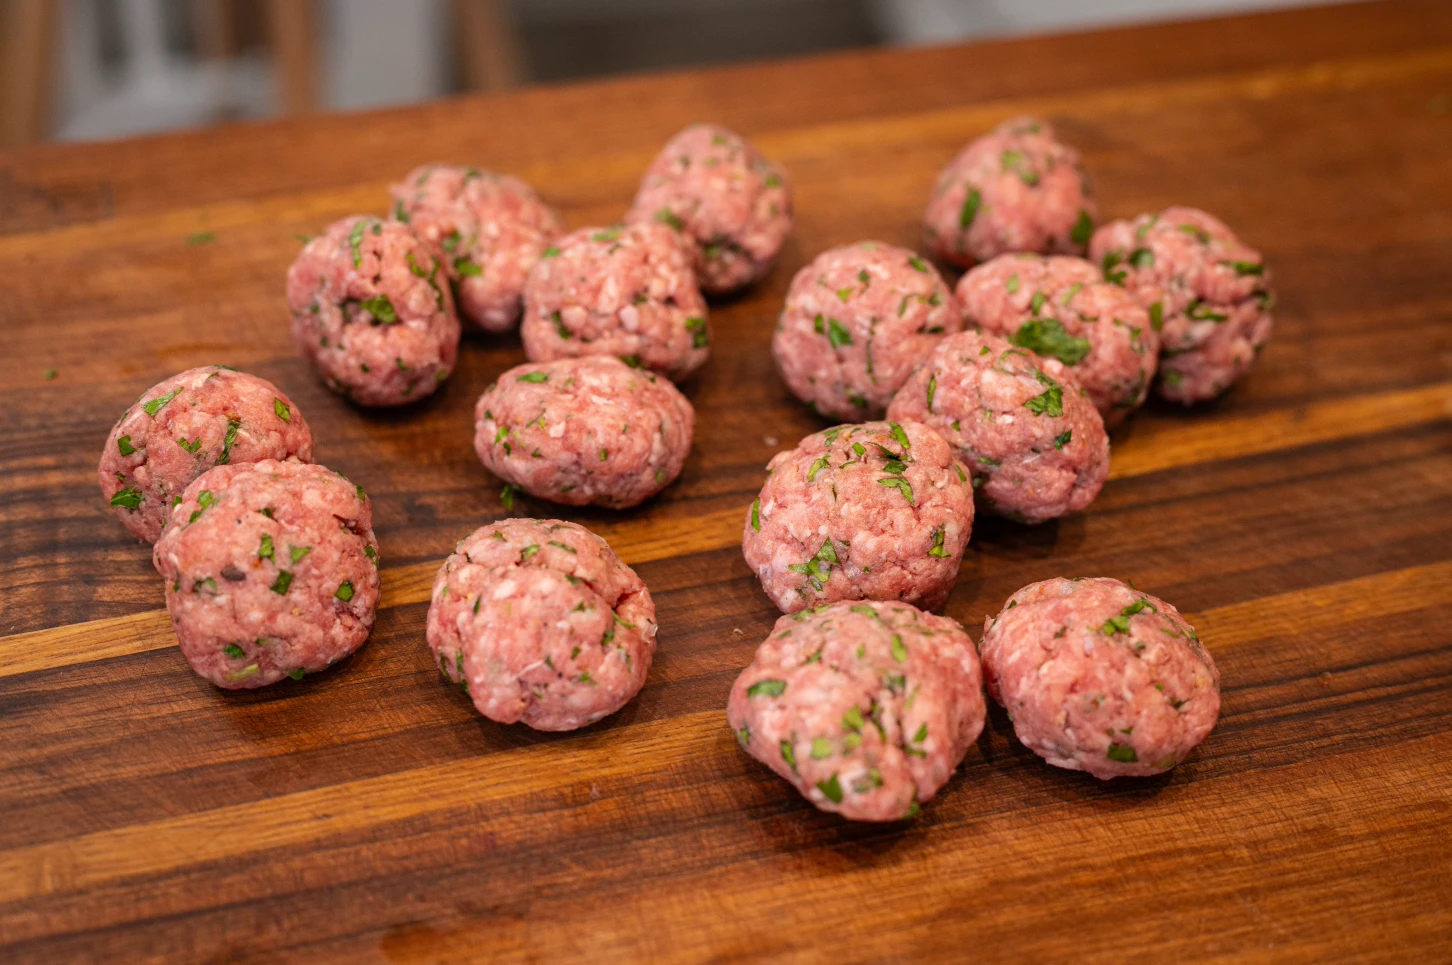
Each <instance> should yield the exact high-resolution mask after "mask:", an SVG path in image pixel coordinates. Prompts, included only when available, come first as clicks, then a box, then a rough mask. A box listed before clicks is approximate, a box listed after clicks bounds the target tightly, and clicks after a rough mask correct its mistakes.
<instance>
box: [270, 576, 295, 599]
mask: <svg viewBox="0 0 1452 965" xmlns="http://www.w3.org/2000/svg"><path fill="white" fill-rule="evenodd" d="M290 586H292V574H291V573H289V572H288V571H287V570H280V571H278V574H277V579H275V580H273V581H272V586H271V587H269V589H271V590H272V592H273V593H276V594H277V595H278V596H286V595H287V588H288V587H290Z"/></svg>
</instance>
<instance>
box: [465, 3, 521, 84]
mask: <svg viewBox="0 0 1452 965" xmlns="http://www.w3.org/2000/svg"><path fill="white" fill-rule="evenodd" d="M454 20H455V23H457V24H458V29H459V43H458V49H459V61H460V64H461V66H462V67H463V75H464V85H465V86H466V87H468V88H469V89H470V90H506V89H508V88H510V87H518V86H519V84H520V83H521V82H522V81H523V80H524V53H523V51H522V50H521V49H520V45H519V37H518V35H516V34H515V32H514V25H513V23H512V22H511V21H510V17H509V7H508V4H507V3H506V0H454Z"/></svg>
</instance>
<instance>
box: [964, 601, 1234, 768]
mask: <svg viewBox="0 0 1452 965" xmlns="http://www.w3.org/2000/svg"><path fill="white" fill-rule="evenodd" d="M978 649H979V653H980V654H982V656H983V674H984V676H985V678H986V679H987V682H988V692H989V694H991V695H992V696H993V699H994V700H996V701H998V702H999V703H1000V704H1002V705H1003V706H1004V707H1005V708H1007V709H1008V716H1009V718H1010V719H1012V720H1013V729H1014V733H1016V734H1018V739H1019V740H1021V741H1023V743H1024V745H1025V746H1026V747H1028V748H1029V749H1030V750H1032V751H1033V752H1034V753H1035V754H1037V755H1039V756H1040V757H1042V758H1043V759H1044V760H1046V761H1048V762H1049V763H1050V764H1053V765H1054V766H1055V767H1066V768H1068V769H1069V770H1071V771H1088V772H1089V773H1090V774H1093V775H1094V776H1095V777H1097V778H1100V779H1101V780H1108V779H1109V778H1111V777H1143V776H1145V775H1148V774H1158V773H1160V772H1161V771H1167V770H1169V769H1170V768H1172V767H1174V766H1175V765H1176V764H1178V763H1179V762H1180V761H1182V760H1184V759H1185V755H1186V754H1188V753H1190V751H1191V750H1192V749H1193V748H1194V747H1195V745H1196V744H1198V743H1200V742H1201V741H1202V740H1204V739H1205V737H1206V735H1208V734H1209V733H1210V729H1211V728H1212V727H1214V726H1215V720H1216V718H1218V717H1219V716H1220V672H1219V671H1218V670H1216V669H1215V661H1213V660H1211V659H1210V654H1209V653H1207V652H1206V650H1205V647H1204V645H1203V644H1201V643H1200V638H1199V637H1197V636H1195V628H1194V627H1192V626H1190V625H1189V624H1188V623H1186V622H1185V620H1184V618H1183V617H1181V616H1180V614H1179V611H1178V610H1176V609H1175V608H1174V607H1172V606H1170V605H1169V604H1168V603H1166V602H1165V601H1163V600H1161V599H1159V598H1158V597H1153V596H1150V595H1149V594H1148V593H1141V592H1140V591H1139V590H1136V589H1134V588H1133V587H1129V586H1125V585H1124V584H1123V583H1121V582H1119V581H1118V580H1109V579H1102V578H1100V579H1087V580H1086V579H1078V580H1065V579H1053V580H1045V581H1044V582H1042V583H1031V584H1029V585H1028V586H1026V587H1024V588H1023V589H1021V590H1019V591H1018V592H1017V593H1015V594H1014V595H1013V596H1012V597H1011V598H1010V599H1009V601H1008V605H1007V606H1005V607H1004V608H1003V610H1001V611H1000V612H999V614H998V616H996V617H994V618H993V619H991V620H984V621H983V641H982V643H981V644H980V645H979V648H978Z"/></svg>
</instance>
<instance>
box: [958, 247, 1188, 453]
mask: <svg viewBox="0 0 1452 965" xmlns="http://www.w3.org/2000/svg"><path fill="white" fill-rule="evenodd" d="M958 302H959V304H961V305H962V306H963V317H964V319H965V320H967V321H968V322H969V323H976V324H977V325H979V326H980V327H981V328H984V329H986V330H987V331H990V332H995V333H997V334H999V335H1002V336H1004V337H1005V338H1007V339H1008V340H1009V341H1010V342H1012V343H1013V344H1015V345H1019V346H1022V347H1023V348H1028V349H1033V350H1034V351H1035V352H1037V353H1038V354H1039V355H1043V356H1053V357H1054V358H1056V359H1058V360H1059V361H1060V362H1063V363H1064V364H1065V365H1067V366H1069V367H1071V368H1072V369H1073V370H1074V375H1075V377H1076V378H1078V380H1079V384H1080V385H1081V386H1083V388H1084V391H1086V392H1088V393H1089V400H1090V401H1091V402H1093V403H1094V407H1095V408H1096V409H1098V410H1099V414H1100V415H1101V416H1103V418H1104V424H1105V425H1106V426H1108V427H1111V428H1112V427H1114V426H1116V425H1118V424H1119V423H1120V422H1122V421H1124V417H1125V416H1127V415H1129V413H1130V412H1132V411H1133V410H1135V409H1137V408H1138V407H1139V406H1140V404H1141V403H1143V402H1144V398H1145V396H1146V395H1147V394H1148V393H1149V387H1150V382H1151V381H1152V380H1153V379H1154V376H1155V360H1156V359H1157V358H1158V356H1159V350H1160V336H1159V333H1158V332H1157V331H1155V329H1154V328H1153V327H1152V326H1151V325H1150V322H1149V315H1148V314H1146V312H1145V310H1144V308H1143V307H1142V306H1141V305H1140V304H1139V302H1138V301H1136V300H1135V299H1134V298H1133V297H1132V296H1130V294H1129V293H1128V292H1126V291H1125V290H1124V289H1123V288H1120V287H1118V286H1117V285H1111V284H1109V283H1108V282H1106V281H1104V279H1103V278H1101V277H1100V275H1099V270H1098V269H1097V268H1095V267H1094V266H1093V265H1092V264H1090V263H1089V262H1087V261H1085V260H1084V259H1082V258H1071V257H1069V256H1067V255H1053V256H1050V257H1047V258H1045V257H1044V256H1042V255H999V256H998V257H997V258H994V259H993V260H992V261H988V262H985V263H984V264H981V265H979V266H978V267H977V268H974V269H973V270H972V271H970V272H968V274H966V275H964V276H963V278H962V279H961V280H960V281H959V282H958Z"/></svg>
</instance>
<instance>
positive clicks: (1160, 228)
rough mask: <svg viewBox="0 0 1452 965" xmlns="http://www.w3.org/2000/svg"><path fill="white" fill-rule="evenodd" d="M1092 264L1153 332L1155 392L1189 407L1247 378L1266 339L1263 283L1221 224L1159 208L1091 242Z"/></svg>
mask: <svg viewBox="0 0 1452 965" xmlns="http://www.w3.org/2000/svg"><path fill="white" fill-rule="evenodd" d="M1089 255H1090V257H1091V258H1093V259H1094V260H1095V261H1096V262H1098V263H1099V264H1100V265H1102V266H1103V269H1104V277H1105V278H1106V279H1108V280H1109V281H1112V282H1114V283H1115V284H1117V285H1123V286H1124V287H1125V288H1127V289H1128V290H1129V292H1130V293H1131V294H1132V295H1134V296H1135V297H1136V298H1137V299H1139V301H1140V303H1141V304H1143V305H1144V306H1145V307H1146V308H1147V309H1148V311H1149V318H1150V323H1151V324H1152V325H1154V326H1155V327H1156V328H1159V329H1160V330H1161V331H1160V344H1161V346H1162V349H1161V355H1160V379H1159V382H1157V383H1156V385H1155V391H1156V392H1158V393H1159V394H1160V396H1161V397H1162V398H1165V399H1168V400H1170V401H1171V402H1181V403H1184V404H1185V405H1190V404H1192V403H1195V402H1202V401H1204V400H1206V399H1213V398H1215V397H1216V396H1217V395H1219V394H1220V393H1222V392H1224V391H1225V390H1226V389H1228V388H1229V387H1230V386H1231V384H1232V383H1234V382H1235V380H1236V379H1238V378H1240V377H1241V376H1242V375H1244V374H1245V373H1246V372H1248V371H1250V367H1251V365H1252V364H1253V363H1254V362H1255V356H1256V353H1257V352H1259V351H1260V350H1261V348H1262V346H1264V345H1265V343H1266V342H1268V341H1270V336H1271V313H1270V310H1271V305H1272V303H1273V301H1274V299H1273V296H1272V295H1271V287H1270V281H1271V280H1270V273H1269V272H1267V271H1266V268H1265V265H1264V263H1263V262H1262V260H1261V255H1260V252H1258V251H1256V250H1255V249H1254V248H1250V247H1247V246H1246V245H1245V244H1243V243H1242V242H1241V241H1240V239H1239V238H1237V237H1235V233H1234V232H1232V231H1231V230H1230V229H1229V228H1227V227H1226V226H1225V225H1224V223H1223V222H1221V221H1220V219H1219V218H1216V217H1214V216H1213V215H1209V214H1206V213H1205V212H1203V211H1200V210H1199V209H1197V208H1166V209H1165V210H1164V211H1161V212H1160V213H1159V214H1142V215H1140V216H1139V217H1138V218H1135V219H1134V220H1133V221H1111V222H1110V223H1109V224H1107V225H1105V226H1104V227H1102V228H1100V229H1099V230H1098V231H1096V232H1095V233H1094V240H1093V241H1092V242H1091V243H1090V246H1089Z"/></svg>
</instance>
